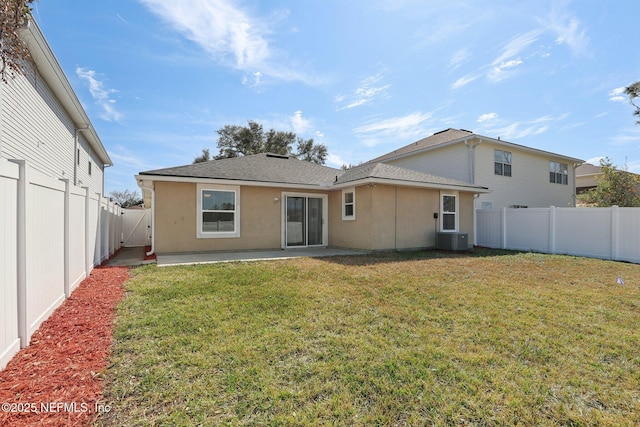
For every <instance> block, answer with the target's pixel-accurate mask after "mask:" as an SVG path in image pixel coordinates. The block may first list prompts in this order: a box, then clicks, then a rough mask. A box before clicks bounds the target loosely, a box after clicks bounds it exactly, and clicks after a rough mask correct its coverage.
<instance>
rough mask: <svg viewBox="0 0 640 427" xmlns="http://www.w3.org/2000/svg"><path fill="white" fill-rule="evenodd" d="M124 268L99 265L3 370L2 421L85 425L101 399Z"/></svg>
mask: <svg viewBox="0 0 640 427" xmlns="http://www.w3.org/2000/svg"><path fill="white" fill-rule="evenodd" d="M128 278H129V273H128V269H127V268H125V267H98V268H96V269H94V270H93V272H92V273H91V275H90V276H89V277H88V278H86V279H85V280H84V281H83V282H82V283H81V284H80V285H79V287H78V288H77V289H76V290H75V291H74V292H73V293H72V294H71V296H70V297H69V298H68V299H67V300H66V301H65V302H64V304H62V306H60V307H59V308H58V309H57V310H56V311H55V312H54V313H53V314H52V315H51V317H49V319H47V320H46V321H45V322H44V323H42V325H41V326H40V328H39V329H38V330H37V331H36V332H35V333H34V334H33V336H32V337H31V343H30V345H29V346H28V347H27V348H24V349H22V350H21V351H20V352H19V353H18V354H17V355H16V356H15V357H14V358H13V359H12V360H11V361H10V362H9V364H8V365H7V367H6V368H5V369H4V370H3V371H1V372H0V402H1V403H2V405H3V406H2V409H1V410H0V425H3V426H5V425H6V426H33V425H43V426H61V425H64V426H84V425H90V424H91V422H92V419H93V417H94V415H95V414H96V413H97V412H100V411H104V410H108V409H109V408H108V406H106V405H105V404H104V401H103V399H102V389H103V379H104V372H105V369H106V367H107V363H108V357H109V352H110V349H111V343H112V329H113V319H114V316H115V307H116V305H117V303H118V302H119V301H120V299H121V298H122V295H123V292H124V290H123V286H122V284H123V283H124V282H125V281H126V280H127V279H128Z"/></svg>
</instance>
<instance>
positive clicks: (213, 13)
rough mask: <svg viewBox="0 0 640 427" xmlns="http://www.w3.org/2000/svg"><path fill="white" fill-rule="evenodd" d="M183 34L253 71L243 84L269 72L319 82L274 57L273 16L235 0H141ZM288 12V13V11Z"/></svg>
mask: <svg viewBox="0 0 640 427" xmlns="http://www.w3.org/2000/svg"><path fill="white" fill-rule="evenodd" d="M138 1H139V2H140V3H142V4H143V5H144V6H146V7H147V9H148V10H149V11H150V12H151V13H153V14H155V15H156V16H158V17H159V18H160V19H162V20H163V21H164V22H166V23H167V24H169V25H170V26H171V27H172V28H173V29H174V30H175V31H177V32H178V33H179V34H181V35H182V36H183V37H185V38H187V39H188V40H190V41H192V42H194V43H195V44H197V45H198V46H199V47H200V48H202V49H203V50H204V51H206V52H207V53H209V54H210V55H211V57H212V58H214V59H215V60H216V61H218V62H220V63H222V64H224V65H228V66H231V67H233V68H235V69H237V70H240V71H244V72H247V73H249V76H250V77H247V76H245V77H244V78H243V79H242V80H243V84H246V85H249V86H255V85H258V84H261V83H263V78H264V77H266V76H269V77H273V78H276V79H279V80H284V81H302V82H304V83H307V84H317V83H318V79H315V78H313V77H310V76H308V75H306V74H305V73H302V72H300V71H298V70H295V69H294V68H293V67H289V66H288V65H287V64H286V63H287V61H286V60H285V59H283V58H275V57H274V49H272V47H271V45H270V42H269V40H268V35H270V34H271V33H272V31H271V29H270V26H272V25H274V24H273V23H272V22H269V21H270V20H275V21H280V20H281V19H282V14H278V13H274V14H273V15H272V16H271V17H270V18H261V17H255V16H251V15H250V14H249V13H247V12H246V11H245V10H242V9H241V8H239V7H238V6H237V5H236V2H234V1H232V0H172V1H167V0H138ZM285 15H286V13H285Z"/></svg>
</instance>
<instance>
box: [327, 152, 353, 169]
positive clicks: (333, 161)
mask: <svg viewBox="0 0 640 427" xmlns="http://www.w3.org/2000/svg"><path fill="white" fill-rule="evenodd" d="M327 164H328V165H333V166H334V167H336V168H340V167H342V166H343V165H347V164H349V162H347V161H345V160H343V159H342V158H341V157H339V156H336V155H335V154H331V153H329V154H328V155H327Z"/></svg>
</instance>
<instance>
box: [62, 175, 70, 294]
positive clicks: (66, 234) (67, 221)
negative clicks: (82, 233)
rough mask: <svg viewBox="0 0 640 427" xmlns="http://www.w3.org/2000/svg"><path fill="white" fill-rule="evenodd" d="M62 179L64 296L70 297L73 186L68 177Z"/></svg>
mask: <svg viewBox="0 0 640 427" xmlns="http://www.w3.org/2000/svg"><path fill="white" fill-rule="evenodd" d="M60 181H62V182H64V255H63V258H64V297H65V298H69V296H70V295H71V290H70V289H69V288H70V281H71V279H70V272H69V268H70V262H71V260H70V256H69V253H70V247H69V245H70V236H69V234H70V233H71V224H70V215H71V213H70V209H71V193H70V192H71V187H70V185H69V179H68V178H60Z"/></svg>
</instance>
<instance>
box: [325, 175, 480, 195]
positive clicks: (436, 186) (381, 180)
mask: <svg viewBox="0 0 640 427" xmlns="http://www.w3.org/2000/svg"><path fill="white" fill-rule="evenodd" d="M367 184H380V185H399V186H403V187H419V188H430V189H434V190H453V191H467V192H470V193H477V194H483V193H490V192H491V190H489V189H488V188H486V187H479V186H475V185H458V184H444V183H438V182H420V181H408V180H402V179H389V178H373V177H369V178H363V179H357V180H353V181H346V182H341V183H339V184H334V185H332V188H334V189H342V188H349V187H357V186H360V185H367Z"/></svg>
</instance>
